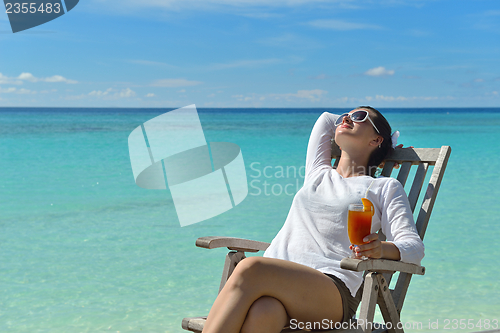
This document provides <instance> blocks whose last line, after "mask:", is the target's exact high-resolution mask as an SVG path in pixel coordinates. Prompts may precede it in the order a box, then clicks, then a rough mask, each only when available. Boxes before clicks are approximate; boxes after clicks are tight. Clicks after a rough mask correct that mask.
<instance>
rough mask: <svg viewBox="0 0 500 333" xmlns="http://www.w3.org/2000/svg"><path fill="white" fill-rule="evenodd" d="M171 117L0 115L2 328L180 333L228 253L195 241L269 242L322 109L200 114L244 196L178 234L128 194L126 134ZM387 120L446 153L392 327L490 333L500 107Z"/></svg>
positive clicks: (169, 217) (203, 305)
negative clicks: (234, 164) (238, 161)
mask: <svg viewBox="0 0 500 333" xmlns="http://www.w3.org/2000/svg"><path fill="white" fill-rule="evenodd" d="M167 111H170V109H7V108H3V109H0V124H2V128H1V130H0V155H1V156H2V159H1V160H0V170H2V177H1V178H0V208H1V217H0V292H1V294H2V297H0V331H2V332H6V331H9V332H99V331H107V332H116V331H120V332H141V331H143V332H182V329H181V328H180V322H181V320H182V318H183V317H188V316H197V315H205V314H207V313H208V311H209V309H210V306H211V304H212V302H213V300H214V299H215V296H216V293H217V290H218V284H219V281H218V279H219V278H220V271H221V269H222V265H223V260H224V255H225V252H226V251H225V250H223V249H216V250H210V251H208V250H204V249H199V248H196V247H195V246H194V242H195V240H196V238H198V237H201V236H207V235H226V236H236V237H243V238H252V239H258V240H262V241H270V240H271V239H272V238H273V236H274V235H275V234H276V232H277V231H278V230H279V228H280V227H281V225H282V224H283V222H284V219H285V218H286V215H287V213H288V208H289V207H290V204H291V201H292V198H293V193H294V192H296V190H297V189H298V188H300V186H301V184H302V181H303V178H302V177H301V176H300V170H301V167H302V166H303V165H304V158H305V148H306V145H307V139H308V135H309V133H310V130H311V128H312V126H313V124H314V122H315V120H316V119H317V117H318V116H319V115H320V114H321V113H322V112H323V111H325V110H323V109H311V110H306V109H267V110H259V109H247V110H241V109H234V110H232V109H219V110H217V109H212V110H206V109H205V110H204V109H202V110H199V115H200V120H201V123H202V126H203V129H204V132H205V137H206V139H207V141H213V142H215V141H228V142H234V143H236V144H238V145H239V146H240V147H241V150H242V154H243V158H244V161H245V166H246V170H247V178H248V181H249V185H250V184H251V185H253V186H250V187H249V195H248V196H247V198H246V199H245V200H244V201H243V202H242V203H241V204H240V205H238V206H237V207H236V208H235V209H232V210H230V211H228V212H226V213H224V214H221V215H219V216H216V217H214V218H212V219H210V220H206V221H204V222H201V223H197V224H194V225H191V226H188V227H184V228H181V227H180V226H179V222H178V220H177V216H176V212H175V209H174V206H173V202H172V197H171V195H170V192H169V191H168V190H166V191H159V190H145V189H142V188H139V187H138V186H136V185H135V183H134V178H133V175H132V170H131V167H130V160H129V156H128V147H127V138H128V135H129V134H130V132H131V131H132V130H133V129H134V128H136V127H137V126H139V125H140V124H142V123H143V122H145V121H147V120H149V119H151V118H154V117H155V116H157V115H160V114H163V113H165V112H167ZM329 111H331V112H335V113H339V112H344V111H345V110H333V109H332V110H329ZM382 111H383V112H384V111H385V112H384V114H385V115H386V117H387V118H388V120H389V121H390V122H391V125H392V126H393V129H398V130H399V131H400V132H401V138H400V142H401V143H404V144H405V145H413V146H416V147H440V146H441V145H450V146H452V149H453V151H452V155H451V158H450V162H449V166H448V169H447V172H446V175H445V177H444V180H443V183H442V187H441V189H440V193H439V196H438V199H437V201H436V205H435V207H434V211H433V215H432V219H431V222H430V225H429V228H428V230H427V234H426V238H425V244H426V257H425V258H424V260H423V265H424V266H426V268H427V273H426V275H425V276H415V277H414V278H413V280H412V284H411V288H410V290H409V293H408V295H407V300H406V302H405V306H404V310H403V316H402V321H403V322H415V323H421V324H422V325H421V326H420V327H421V328H420V327H419V328H418V329H408V330H407V331H408V332H421V331H436V329H434V327H435V326H434V327H432V328H431V323H435V322H436V321H438V325H439V329H438V330H439V331H440V330H444V329H445V328H446V327H445V324H446V323H447V322H446V320H449V322H448V328H450V329H452V328H453V322H452V320H453V319H458V320H460V319H465V320H466V321H467V320H469V319H471V320H472V322H473V323H475V324H476V325H477V324H478V323H480V322H479V321H480V320H481V324H482V326H483V327H481V328H479V327H474V328H473V329H469V328H466V329H465V330H463V331H464V332H466V331H479V330H484V329H487V327H486V326H484V325H483V324H484V323H485V321H484V320H485V319H488V320H490V321H491V320H495V319H496V320H500V317H499V313H500V290H499V288H498V285H497V284H498V281H497V280H498V279H497V277H498V276H499V274H500V267H499V266H498V265H497V264H496V263H497V262H498V260H497V259H496V258H498V256H499V255H500V251H499V249H498V247H496V246H495V245H494V244H496V242H495V238H496V235H498V234H499V231H500V218H499V215H498V214H497V213H496V212H495V209H496V208H497V207H498V202H497V200H498V199H497V198H498V197H500V180H499V177H498V175H497V174H498V170H499V169H500V160H499V159H498V156H500V147H499V146H498V145H497V139H498V133H500V110H498V109H497V110H495V111H496V112H489V113H485V112H487V110H482V109H423V110H422V109H420V110H419V109H405V110H402V111H396V110H382ZM490 111H491V109H490ZM478 114H481V117H477V115H478ZM486 116H487V117H486ZM471 119H480V121H475V122H471ZM265 167H267V169H266V170H265V172H266V173H264V168H265ZM287 169H288V171H289V172H288V173H287V172H286V170H287ZM282 170H285V172H281V171H282ZM294 171H296V173H294ZM251 182H253V183H251ZM266 184H267V185H266ZM287 185H288V187H286V186H287ZM285 188H287V189H288V192H287V193H285V191H284V189H285ZM292 190H293V191H292ZM291 192H293V193H291ZM493 325H494V323H493V322H491V325H490V326H491V327H490V328H489V329H493V328H494V326H493ZM417 327H418V326H417Z"/></svg>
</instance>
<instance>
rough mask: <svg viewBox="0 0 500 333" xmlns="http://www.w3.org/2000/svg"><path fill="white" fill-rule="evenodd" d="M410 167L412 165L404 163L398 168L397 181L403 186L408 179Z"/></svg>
mask: <svg viewBox="0 0 500 333" xmlns="http://www.w3.org/2000/svg"><path fill="white" fill-rule="evenodd" d="M411 165H412V164H411V162H404V163H403V164H402V165H401V167H400V168H399V173H398V178H397V179H398V181H399V182H400V183H401V185H403V186H405V184H406V180H407V179H408V175H409V174H410V170H411Z"/></svg>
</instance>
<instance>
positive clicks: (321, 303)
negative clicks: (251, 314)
mask: <svg viewBox="0 0 500 333" xmlns="http://www.w3.org/2000/svg"><path fill="white" fill-rule="evenodd" d="M228 283H229V284H230V285H231V284H232V285H233V286H234V285H238V287H239V288H241V289H243V290H245V289H246V290H248V291H249V292H250V293H255V296H256V297H262V296H271V297H274V298H276V299H277V300H279V301H280V302H281V303H282V304H283V306H284V307H285V309H286V312H287V314H288V316H289V317H290V318H292V319H296V320H297V321H299V322H318V321H322V320H325V319H327V320H328V321H330V320H331V321H333V322H337V321H342V317H343V307H342V298H341V296H340V292H339V290H338V289H337V286H336V285H335V284H334V283H333V281H332V280H331V279H330V278H329V277H328V276H326V275H324V274H323V273H321V272H319V271H317V270H315V269H313V268H310V267H308V266H304V265H301V264H297V263H294V262H291V261H286V260H280V259H273V258H262V257H250V258H246V259H244V260H243V261H241V262H240V263H239V264H238V266H236V269H235V270H234V272H233V275H231V277H230V279H229V280H228Z"/></svg>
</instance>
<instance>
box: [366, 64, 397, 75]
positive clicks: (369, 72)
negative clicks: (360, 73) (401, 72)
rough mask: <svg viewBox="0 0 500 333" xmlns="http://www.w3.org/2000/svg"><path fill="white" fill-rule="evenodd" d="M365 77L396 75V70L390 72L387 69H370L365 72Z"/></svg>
mask: <svg viewBox="0 0 500 333" xmlns="http://www.w3.org/2000/svg"><path fill="white" fill-rule="evenodd" d="M365 75H369V76H386V75H394V70H392V69H391V70H388V69H385V67H382V66H380V67H375V68H372V69H369V70H367V71H366V72H365Z"/></svg>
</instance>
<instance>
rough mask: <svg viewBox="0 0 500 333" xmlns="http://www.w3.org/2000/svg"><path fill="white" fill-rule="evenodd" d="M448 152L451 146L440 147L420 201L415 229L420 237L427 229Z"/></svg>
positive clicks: (449, 152)
mask: <svg viewBox="0 0 500 333" xmlns="http://www.w3.org/2000/svg"><path fill="white" fill-rule="evenodd" d="M450 154H451V147H449V146H443V147H441V151H440V154H439V156H438V158H437V160H436V163H435V166H434V170H433V171H432V175H431V178H430V180H429V184H428V185H427V190H426V191H425V196H424V200H423V201H422V206H421V208H420V211H419V214H418V218H417V221H416V224H417V230H418V233H419V235H420V238H422V239H424V235H425V231H426V230H427V224H428V223H429V218H430V216H431V212H432V208H433V207H434V202H435V201H436V197H437V193H438V190H439V187H440V186H441V181H442V180H443V176H444V171H445V169H446V165H447V164H448V159H449V158H450Z"/></svg>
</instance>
